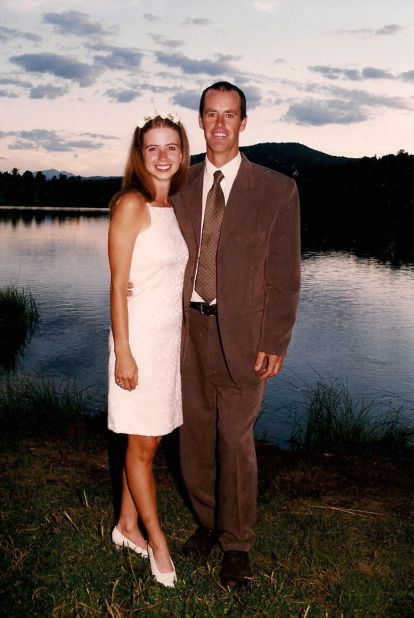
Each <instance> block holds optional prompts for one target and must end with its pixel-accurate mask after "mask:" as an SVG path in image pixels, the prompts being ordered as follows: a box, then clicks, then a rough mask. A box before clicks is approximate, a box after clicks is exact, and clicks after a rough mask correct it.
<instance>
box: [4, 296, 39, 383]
mask: <svg viewBox="0 0 414 618" xmlns="http://www.w3.org/2000/svg"><path fill="white" fill-rule="evenodd" d="M38 318H39V314H38V311H37V308H36V303H35V301H34V299H33V296H32V294H31V292H30V291H29V290H26V289H24V288H18V287H17V286H15V285H8V286H6V287H4V288H1V289H0V342H1V348H0V368H2V369H4V370H6V371H12V370H14V368H15V366H16V359H17V357H18V355H19V354H21V353H22V352H23V351H24V348H25V347H26V344H27V342H28V341H29V339H30V337H31V336H32V334H33V331H34V328H35V326H36V323H37V321H38Z"/></svg>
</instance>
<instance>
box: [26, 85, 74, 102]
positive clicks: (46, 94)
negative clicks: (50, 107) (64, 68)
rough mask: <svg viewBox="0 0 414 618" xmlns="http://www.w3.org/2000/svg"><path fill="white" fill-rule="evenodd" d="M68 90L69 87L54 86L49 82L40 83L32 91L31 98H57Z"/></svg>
mask: <svg viewBox="0 0 414 618" xmlns="http://www.w3.org/2000/svg"><path fill="white" fill-rule="evenodd" d="M67 91H68V89H67V88H63V87H59V86H53V85H52V84H48V85H45V86H42V85H39V86H35V87H34V88H32V89H31V91H30V98H31V99H57V98H58V97H63V95H64V94H66V93H67Z"/></svg>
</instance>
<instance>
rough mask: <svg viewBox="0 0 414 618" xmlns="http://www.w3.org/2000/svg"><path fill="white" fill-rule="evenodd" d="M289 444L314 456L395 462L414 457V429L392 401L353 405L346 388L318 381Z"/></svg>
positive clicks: (363, 401)
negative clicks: (353, 456)
mask: <svg viewBox="0 0 414 618" xmlns="http://www.w3.org/2000/svg"><path fill="white" fill-rule="evenodd" d="M384 405H386V407H385V408H384ZM290 442H291V444H292V446H293V448H295V449H299V450H306V451H310V452H313V453H320V454H322V453H336V454H340V453H347V454H364V455H365V456H375V455H381V456H389V457H393V458H395V457H400V456H402V455H404V454H414V425H413V424H412V423H409V422H408V420H407V419H406V418H404V415H403V409H402V407H400V406H396V405H395V404H394V403H393V402H392V401H391V402H389V401H388V402H386V401H385V400H375V399H370V400H366V399H360V400H358V401H354V400H353V399H352V397H351V396H350V394H349V391H348V389H347V388H346V386H344V385H342V384H339V383H338V382H336V381H331V382H329V383H323V382H321V381H318V382H317V384H316V386H315V387H314V388H312V389H310V390H309V391H308V395H307V402H306V405H305V413H304V414H303V416H302V423H301V426H300V427H299V429H298V430H296V432H295V433H294V434H293V435H292V437H291V439H290Z"/></svg>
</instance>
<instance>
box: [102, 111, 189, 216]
mask: <svg viewBox="0 0 414 618" xmlns="http://www.w3.org/2000/svg"><path fill="white" fill-rule="evenodd" d="M164 127H166V128H168V129H174V131H175V132H176V133H177V134H178V137H179V138H180V148H181V155H182V157H181V163H180V167H179V168H178V170H177V171H176V172H175V174H174V176H173V177H172V179H171V186H170V191H169V195H174V194H175V193H177V191H179V189H180V188H181V187H182V185H183V183H184V181H185V179H186V176H187V172H188V168H189V165H190V146H189V143H188V138H187V133H186V131H185V129H184V127H183V125H182V124H181V122H173V121H172V120H170V119H169V118H168V117H167V118H162V117H161V116H155V118H152V119H151V120H149V121H148V122H146V123H145V125H144V126H143V127H142V128H140V127H136V129H135V131H134V135H133V136H132V143H131V148H130V150H129V155H128V159H127V162H126V166H125V174H124V177H123V180H122V187H121V190H120V191H119V192H118V193H117V194H116V195H114V197H113V198H112V199H111V202H110V204H109V207H110V208H111V209H112V207H113V206H114V204H115V203H116V202H117V201H118V200H119V198H120V197H121V195H123V194H124V193H127V192H128V191H137V192H138V193H140V194H141V195H142V196H143V197H144V198H145V199H146V200H147V201H148V202H152V201H153V200H154V199H155V187H154V183H153V180H152V178H151V175H150V174H149V173H148V172H147V170H146V168H145V162H144V157H143V147H144V135H145V133H147V131H149V130H150V129H158V128H164Z"/></svg>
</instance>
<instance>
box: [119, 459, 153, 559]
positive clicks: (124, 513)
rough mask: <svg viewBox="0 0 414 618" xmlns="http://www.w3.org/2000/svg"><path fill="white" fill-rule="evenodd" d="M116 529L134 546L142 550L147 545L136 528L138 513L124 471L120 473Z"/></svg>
mask: <svg viewBox="0 0 414 618" xmlns="http://www.w3.org/2000/svg"><path fill="white" fill-rule="evenodd" d="M116 527H117V528H118V530H119V532H120V533H121V534H123V535H124V536H125V537H126V538H127V539H129V540H130V541H132V542H133V543H135V545H138V546H139V547H142V548H143V549H144V548H145V546H146V544H147V543H146V541H145V539H144V537H143V536H142V534H141V531H140V529H139V526H138V511H137V509H136V508H135V504H134V501H133V499H132V496H131V494H130V493H129V489H128V483H127V482H126V478H125V470H123V472H122V499H121V511H120V514H119V520H118V523H117V526H116Z"/></svg>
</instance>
